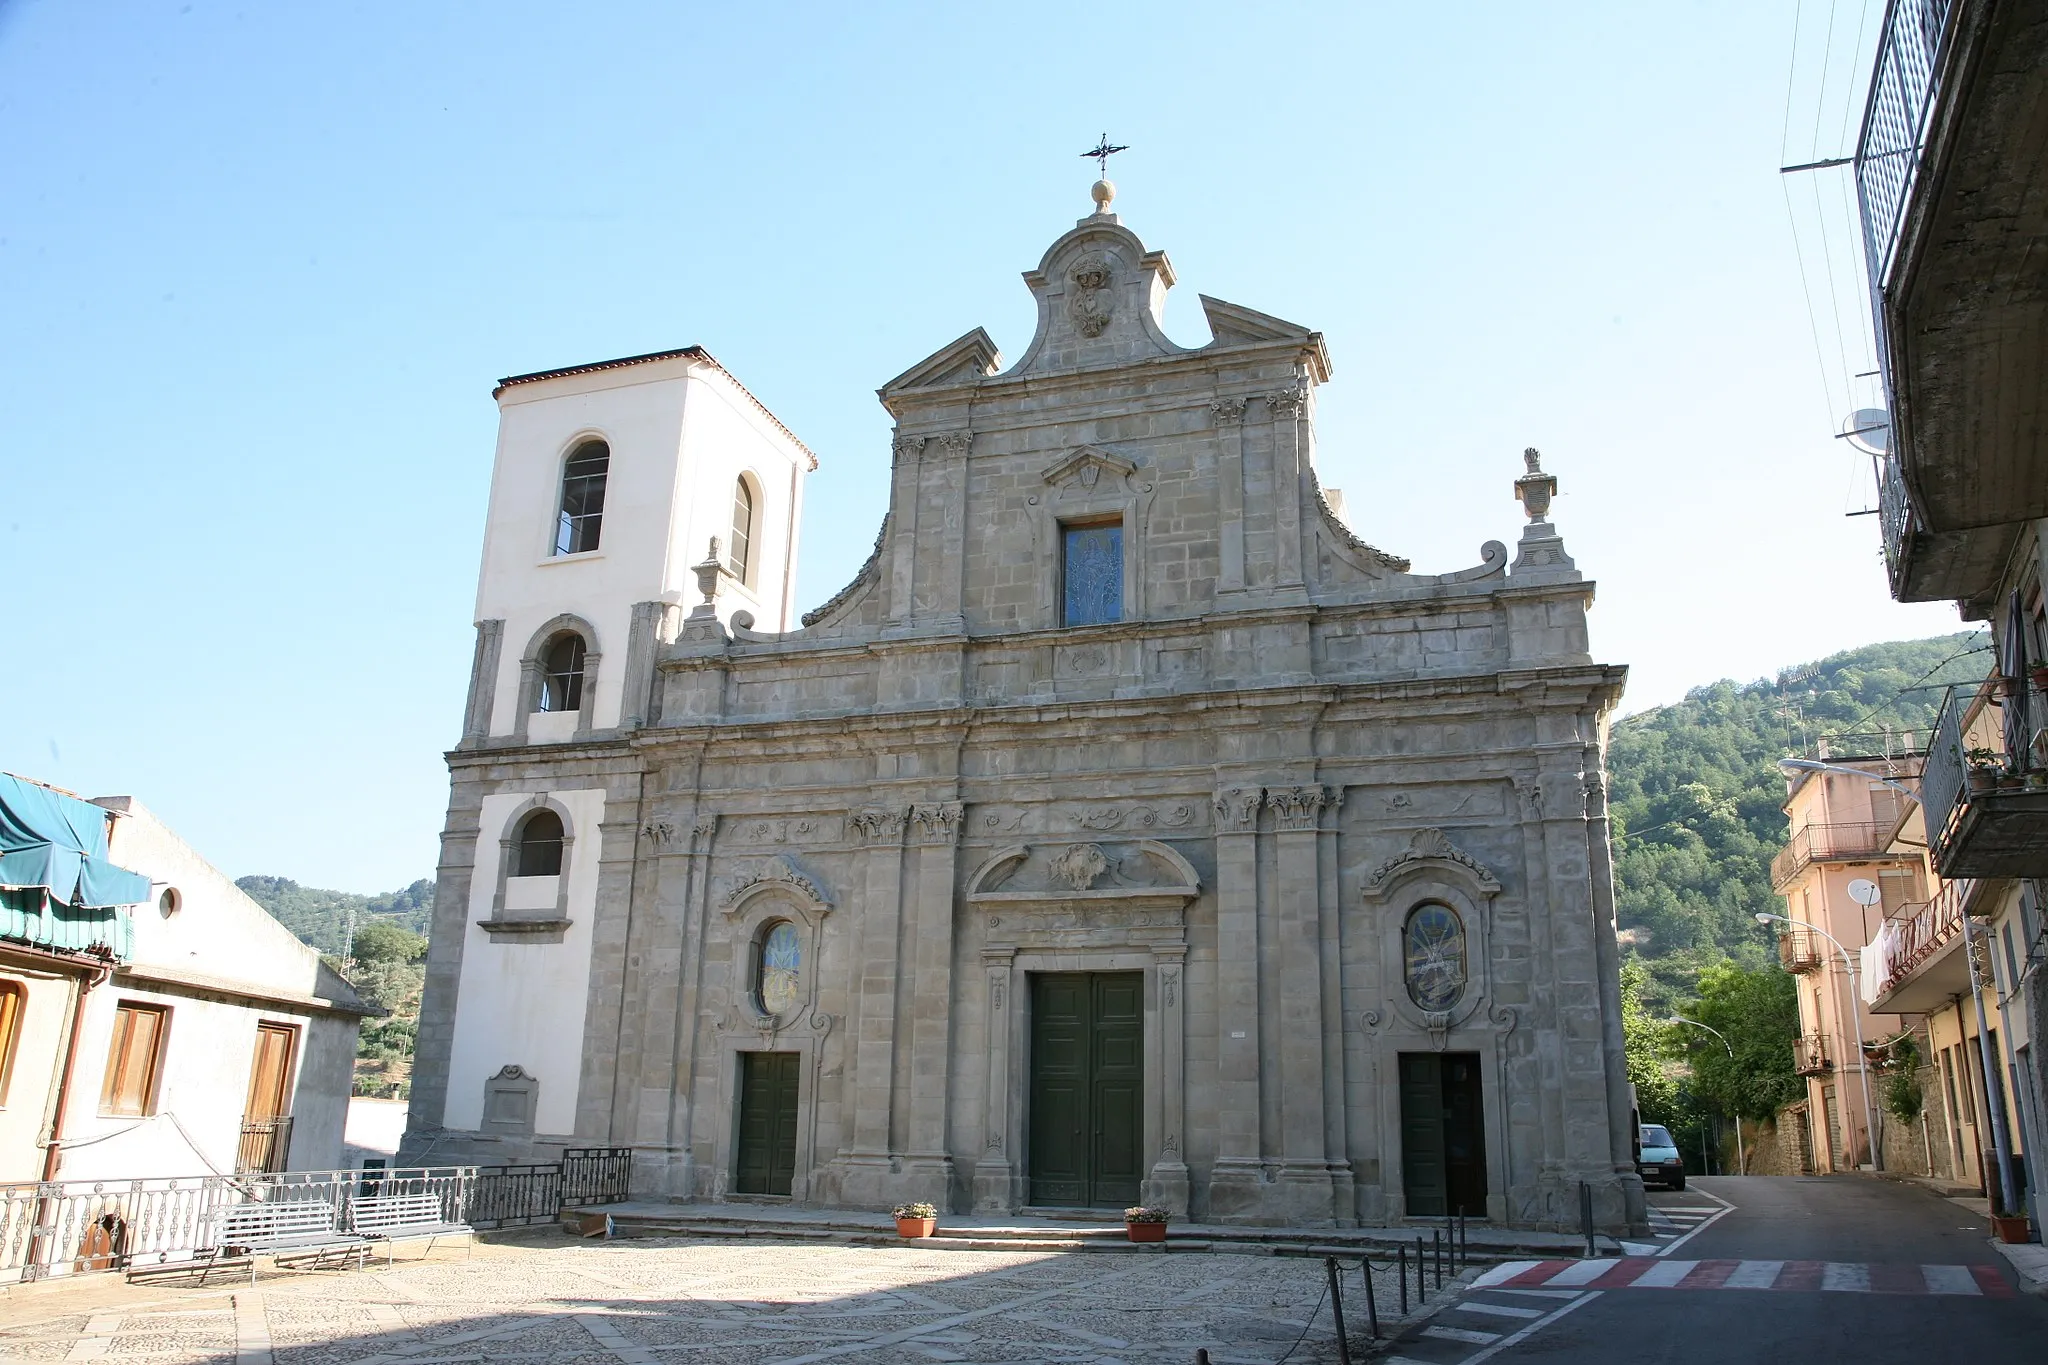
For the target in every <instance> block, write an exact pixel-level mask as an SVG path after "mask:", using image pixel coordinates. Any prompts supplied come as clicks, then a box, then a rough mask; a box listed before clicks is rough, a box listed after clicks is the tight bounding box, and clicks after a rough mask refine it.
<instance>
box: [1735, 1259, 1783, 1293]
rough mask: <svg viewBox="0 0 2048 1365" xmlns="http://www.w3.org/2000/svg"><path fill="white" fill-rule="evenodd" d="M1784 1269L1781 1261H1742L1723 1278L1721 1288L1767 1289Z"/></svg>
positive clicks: (1776, 1280)
mask: <svg viewBox="0 0 2048 1365" xmlns="http://www.w3.org/2000/svg"><path fill="white" fill-rule="evenodd" d="M1784 1269H1785V1263H1784V1262H1783V1261H1744V1262H1743V1263H1742V1264H1741V1265H1738V1266H1736V1267H1735V1273H1734V1274H1732V1275H1730V1276H1729V1277H1728V1278H1727V1280H1725V1281H1724V1282H1723V1283H1722V1285H1721V1287H1722V1288H1723V1289H1769V1288H1770V1287H1771V1286H1772V1285H1774V1284H1776V1283H1777V1282H1778V1276H1779V1274H1780V1273H1781V1272H1783V1270H1784Z"/></svg>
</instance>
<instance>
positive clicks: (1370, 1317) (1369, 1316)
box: [1358, 1256, 1380, 1341]
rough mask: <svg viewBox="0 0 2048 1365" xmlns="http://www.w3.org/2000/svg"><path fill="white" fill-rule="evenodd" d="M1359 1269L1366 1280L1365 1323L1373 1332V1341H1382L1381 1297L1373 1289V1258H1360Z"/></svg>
mask: <svg viewBox="0 0 2048 1365" xmlns="http://www.w3.org/2000/svg"><path fill="white" fill-rule="evenodd" d="M1358 1268H1359V1270H1360V1271H1361V1272H1362V1273H1363V1276H1364V1279H1365V1321H1366V1326H1367V1327H1368V1328H1369V1329H1370V1330H1371V1332H1372V1339H1373V1340H1374V1341H1378V1340H1379V1339H1380V1296H1379V1295H1378V1294H1377V1293H1376V1292H1375V1291H1374V1290H1373V1287H1372V1258H1371V1257H1370V1256H1365V1257H1360V1258H1359V1262H1358Z"/></svg>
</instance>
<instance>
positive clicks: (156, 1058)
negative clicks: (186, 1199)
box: [0, 774, 370, 1184]
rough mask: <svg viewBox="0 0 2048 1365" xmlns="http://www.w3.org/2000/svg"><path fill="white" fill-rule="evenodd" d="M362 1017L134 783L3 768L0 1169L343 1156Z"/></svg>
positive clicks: (96, 1173)
mask: <svg viewBox="0 0 2048 1365" xmlns="http://www.w3.org/2000/svg"><path fill="white" fill-rule="evenodd" d="M367 1013H370V1009H369V1007H368V1006H366V1005H364V1004H363V1002H362V1001H361V1000H360V999H358V998H357V997H356V996H355V994H354V993H353V992H352V991H350V990H349V988H348V986H347V985H346V984H345V983H344V982H343V981H342V980H341V979H340V978H339V977H338V976H336V975H335V974H334V973H333V972H332V971H330V970H329V969H328V968H326V967H325V966H323V965H322V963H321V961H320V957H319V954H318V953H316V952H314V951H313V950H312V949H311V948H308V947H306V946H305V945H304V944H302V943H300V942H299V941H298V939H297V938H296V937H294V936H293V934H292V933H291V931H289V930H288V929H286V928H285V927H284V926H283V925H281V924H279V923H278V922H277V921H276V920H274V919H272V918H271V917H270V916H269V914H267V913H266V912H265V911H264V910H263V908H262V907H261V906H259V905H257V904H256V903H255V902H254V901H252V900H250V899H249V898H248V897H247V896H246V895H244V894H243V893H242V892H241V891H240V890H239V889H237V888H236V887H235V885H234V884H233V883H232V882H230V881H229V880H228V879H227V878H226V877H224V876H222V875H221V874H220V873H219V872H218V871H216V870H215V869H214V868H213V867H212V866H211V865H210V864H208V863H207V862H206V860H205V859H204V858H202V857H200V856H199V854H198V853H196V852H194V851H193V850H192V849H191V848H190V847H188V846H187V845H186V844H185V843H184V841H183V840H181V839H179V838H178V837H177V835H176V834H174V833H172V832H171V830H170V829H168V828H167V827H166V826H165V825H164V824H163V823H162V822H161V821H159V820H158V819H157V818H156V817H155V816H154V815H152V814H151V813H150V812H149V811H148V810H147V809H146V808H145V807H143V805H142V804H141V803H140V802H138V801H136V800H135V799H134V798H133V797H127V796H113V797H102V798H100V799H99V800H97V801H85V800H81V799H79V798H77V797H74V796H72V795H70V794H68V793H65V792H61V791H58V790H56V789H55V788H51V787H47V786H44V785H42V784H40V783H36V782H32V781H29V780H27V779H24V778H19V777H14V776H11V775H7V774H0V1184H4V1183H12V1182H19V1181H34V1180H49V1179H64V1180H122V1179H135V1178H142V1177H151V1176H197V1175H206V1174H209V1173H213V1174H233V1173H236V1172H238V1171H252V1170H285V1169H320V1168H331V1167H334V1166H337V1165H339V1164H340V1158H341V1141H342V1125H343V1121H344V1117H345V1114H346V1109H347V1103H348V1091H349V1081H350V1076H351V1074H352V1072H353V1069H354V1062H355V1039H356V1025H357V1021H358V1020H359V1019H360V1018H361V1017H362V1016H363V1015H365V1014H367Z"/></svg>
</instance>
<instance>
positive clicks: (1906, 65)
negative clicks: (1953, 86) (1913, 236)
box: [1856, 0, 1956, 344]
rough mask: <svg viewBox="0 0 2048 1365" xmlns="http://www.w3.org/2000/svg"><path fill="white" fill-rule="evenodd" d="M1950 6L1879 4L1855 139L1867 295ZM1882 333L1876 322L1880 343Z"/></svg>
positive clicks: (1919, 140)
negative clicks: (1873, 56)
mask: <svg viewBox="0 0 2048 1365" xmlns="http://www.w3.org/2000/svg"><path fill="white" fill-rule="evenodd" d="M1955 8H1956V0H1891V3H1890V4H1888V5H1886V6H1885V15H1884V28H1883V30H1882V31H1881V33H1880V35H1879V37H1878V49H1877V64H1876V66H1875V67H1874V68H1872V71H1871V76H1870V98H1869V101H1868V102H1867V103H1866V104H1865V106H1864V109H1863V130H1862V132H1861V134H1860V135H1859V136H1858V138H1857V140H1856V197H1857V199H1858V200H1859V201H1860V202H1861V205H1862V209H1863V248H1864V249H1863V258H1864V260H1865V262H1866V263H1867V264H1868V267H1869V270H1870V292H1871V296H1872V298H1873V299H1875V298H1876V297H1877V296H1878V295H1879V294H1880V293H1882V291H1883V287H1884V281H1885V279H1886V278H1887V277H1888V275H1889V273H1890V270H1891V263H1892V256H1893V254H1894V253H1895V252H1896V251H1897V250H1898V245H1899V234H1900V230H1901V228H1902V226H1903V224H1904V222H1905V217H1906V201H1907V199H1908V197H1909V196H1911V194H1912V192H1913V184H1914V182H1915V181H1916V180H1917V179H1918V178H1919V172H1920V152H1921V148H1922V145H1923V143H1924V142H1925V140H1926V134H1927V115H1928V111H1929V110H1930V109H1932V108H1933V107H1934V96H1935V94H1936V88H1937V87H1936V80H1935V77H1936V74H1937V73H1938V72H1939V71H1940V70H1941V59H1942V56H1943V53H1944V50H1945V48H1946V46H1947V42H1948V35H1949V18H1950V16H1951V14H1952V13H1953V11H1954V10H1955ZM1879 316H1880V317H1882V316H1883V315H1882V314H1881V313H1880V314H1879ZM1883 333H1884V329H1883V327H1881V326H1880V327H1879V328H1878V335H1879V337H1880V344H1882V337H1883Z"/></svg>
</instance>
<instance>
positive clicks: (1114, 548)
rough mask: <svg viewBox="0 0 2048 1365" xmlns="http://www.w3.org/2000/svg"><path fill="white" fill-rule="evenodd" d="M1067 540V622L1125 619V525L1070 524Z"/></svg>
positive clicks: (1077, 623) (1078, 624)
mask: <svg viewBox="0 0 2048 1365" xmlns="http://www.w3.org/2000/svg"><path fill="white" fill-rule="evenodd" d="M1064 538H1065V540H1066V547H1065V549H1066V571H1065V583H1066V624H1067V625H1070V626H1093V625H1098V624H1100V623H1101V622H1104V621H1121V620H1123V619H1124V528H1123V527H1122V526H1121V525H1119V524H1115V523H1112V524H1110V525H1107V526H1069V527H1066V528H1065V536H1064Z"/></svg>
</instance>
